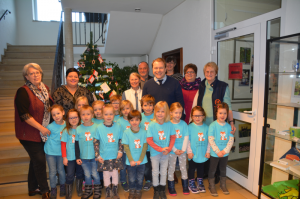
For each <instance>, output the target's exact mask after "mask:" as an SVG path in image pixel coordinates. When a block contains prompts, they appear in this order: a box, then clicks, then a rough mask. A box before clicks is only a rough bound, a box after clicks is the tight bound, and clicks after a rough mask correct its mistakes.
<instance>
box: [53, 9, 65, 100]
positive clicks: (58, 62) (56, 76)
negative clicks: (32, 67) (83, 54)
mask: <svg viewBox="0 0 300 199" xmlns="http://www.w3.org/2000/svg"><path fill="white" fill-rule="evenodd" d="M63 63H64V39H63V13H61V17H60V23H59V29H58V37H57V45H56V50H55V60H54V68H53V77H52V85H51V95H52V94H53V93H54V91H55V90H56V89H57V88H58V87H60V86H61V84H62V80H63Z"/></svg>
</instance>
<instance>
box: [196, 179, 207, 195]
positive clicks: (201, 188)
mask: <svg viewBox="0 0 300 199" xmlns="http://www.w3.org/2000/svg"><path fill="white" fill-rule="evenodd" d="M197 188H198V189H199V192H201V193H205V192H206V190H205V186H204V184H203V179H202V178H197Z"/></svg>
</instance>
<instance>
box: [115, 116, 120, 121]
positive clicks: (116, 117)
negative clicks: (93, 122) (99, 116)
mask: <svg viewBox="0 0 300 199" xmlns="http://www.w3.org/2000/svg"><path fill="white" fill-rule="evenodd" d="M119 118H120V115H115V116H114V123H116V122H117V121H118V119H119Z"/></svg>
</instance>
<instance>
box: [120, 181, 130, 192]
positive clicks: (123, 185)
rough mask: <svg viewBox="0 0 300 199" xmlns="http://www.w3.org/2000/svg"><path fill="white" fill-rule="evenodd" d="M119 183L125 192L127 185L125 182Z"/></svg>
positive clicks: (127, 189)
mask: <svg viewBox="0 0 300 199" xmlns="http://www.w3.org/2000/svg"><path fill="white" fill-rule="evenodd" d="M121 185H122V187H123V189H124V191H125V192H128V191H129V185H128V183H127V182H121Z"/></svg>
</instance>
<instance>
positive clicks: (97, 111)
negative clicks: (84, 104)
mask: <svg viewBox="0 0 300 199" xmlns="http://www.w3.org/2000/svg"><path fill="white" fill-rule="evenodd" d="M103 106H104V102H103V101H101V100H97V101H94V102H93V104H92V107H93V109H94V115H95V118H93V119H92V121H93V122H94V123H95V124H97V125H98V124H101V123H103V117H102V108H103Z"/></svg>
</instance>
